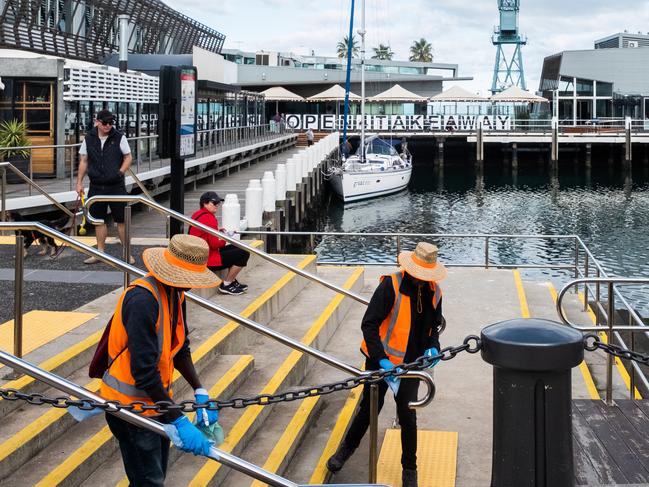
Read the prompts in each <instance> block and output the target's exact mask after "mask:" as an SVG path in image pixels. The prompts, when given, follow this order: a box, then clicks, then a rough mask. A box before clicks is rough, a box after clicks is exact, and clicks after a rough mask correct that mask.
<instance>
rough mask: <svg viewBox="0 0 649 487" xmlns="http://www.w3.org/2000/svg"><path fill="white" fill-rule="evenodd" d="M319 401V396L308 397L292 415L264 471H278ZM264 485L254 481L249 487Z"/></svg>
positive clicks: (261, 486) (262, 486) (265, 464)
mask: <svg viewBox="0 0 649 487" xmlns="http://www.w3.org/2000/svg"><path fill="white" fill-rule="evenodd" d="M319 399H320V396H316V397H309V398H307V399H305V400H304V401H302V403H301V404H300V407H299V408H298V410H297V411H296V412H295V414H294V415H293V418H292V419H291V421H290V422H289V424H288V425H287V426H286V429H285V430H284V433H283V434H282V436H281V438H280V439H279V440H278V441H277V444H276V445H275V448H273V451H272V452H270V455H269V456H268V460H266V463H264V466H263V469H264V470H266V471H268V472H272V473H276V472H277V471H278V470H279V468H280V467H281V465H282V461H283V460H284V458H286V455H288V452H289V450H290V448H291V445H292V444H293V442H294V441H295V439H296V437H297V436H298V435H299V433H300V432H301V431H302V429H303V428H304V426H305V424H306V421H307V419H308V418H309V417H310V416H311V414H312V412H313V410H314V409H315V406H316V404H318V400H319ZM265 485H266V484H265V483H264V482H261V481H259V480H255V481H254V482H253V483H252V484H251V485H250V487H264V486H265Z"/></svg>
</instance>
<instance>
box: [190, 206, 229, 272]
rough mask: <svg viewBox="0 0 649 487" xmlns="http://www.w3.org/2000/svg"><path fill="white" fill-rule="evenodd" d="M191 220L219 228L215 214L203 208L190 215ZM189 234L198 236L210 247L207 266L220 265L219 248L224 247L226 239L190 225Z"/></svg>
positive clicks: (215, 228)
mask: <svg viewBox="0 0 649 487" xmlns="http://www.w3.org/2000/svg"><path fill="white" fill-rule="evenodd" d="M192 220H196V221H197V222H201V223H202V224H203V225H205V226H208V227H210V228H213V229H214V230H218V229H219V221H218V220H217V219H216V216H215V215H212V214H211V213H210V212H209V211H207V210H206V209H205V208H201V209H200V210H198V211H197V212H196V213H194V214H193V215H192ZM189 234H190V235H194V236H195V237H200V238H202V239H203V240H205V241H206V242H207V245H209V247H210V254H209V257H208V258H207V266H208V267H212V266H215V267H218V266H220V265H221V253H220V252H219V249H220V248H222V247H225V245H226V243H227V242H226V241H225V240H223V239H220V238H219V237H216V236H214V235H211V234H209V233H207V232H204V231H203V230H201V229H200V228H196V227H190V229H189Z"/></svg>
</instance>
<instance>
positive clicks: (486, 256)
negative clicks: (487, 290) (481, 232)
mask: <svg viewBox="0 0 649 487" xmlns="http://www.w3.org/2000/svg"><path fill="white" fill-rule="evenodd" d="M484 268H485V269H489V237H485V240H484Z"/></svg>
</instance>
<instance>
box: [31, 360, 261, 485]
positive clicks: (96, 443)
mask: <svg viewBox="0 0 649 487" xmlns="http://www.w3.org/2000/svg"><path fill="white" fill-rule="evenodd" d="M252 361H253V357H252V356H251V355H244V356H243V357H241V358H240V359H239V360H238V361H237V362H236V363H235V364H234V365H233V366H232V368H230V369H229V370H228V371H227V372H226V373H225V374H224V375H223V376H222V377H221V379H219V381H218V382H217V383H216V384H215V385H214V387H212V388H211V389H210V391H209V393H210V396H212V395H214V396H218V394H220V393H222V391H223V390H225V388H226V387H227V386H228V385H229V384H230V383H231V382H232V381H234V379H235V378H236V377H237V376H238V375H239V374H240V373H241V372H243V370H245V368H246V367H247V366H248V365H249V364H250V363H251V362H252ZM111 437H112V433H111V432H110V429H109V428H108V426H104V427H103V428H102V429H101V430H100V431H99V432H98V433H96V434H95V435H93V436H92V438H90V439H89V440H88V441H86V442H84V444H83V445H81V446H80V447H79V448H77V449H76V450H75V451H74V452H73V453H72V454H71V455H70V456H68V457H67V458H66V459H65V460H64V461H63V462H62V463H60V464H59V465H58V466H57V467H56V468H55V469H53V470H51V471H50V472H49V473H48V474H47V475H46V476H45V477H43V478H42V479H41V480H40V481H39V482H38V483H37V484H36V485H37V486H39V487H49V486H52V485H59V484H60V483H62V482H64V481H65V479H67V478H68V476H69V475H70V474H71V473H72V472H74V471H75V470H76V469H77V468H78V467H79V465H81V464H82V463H83V462H85V461H86V460H87V459H88V458H90V457H91V456H92V455H93V454H94V453H95V452H97V451H98V450H99V448H101V446H102V445H104V444H105V443H106V442H107V441H108V440H110V438H111ZM120 483H121V482H120ZM127 485H128V483H127Z"/></svg>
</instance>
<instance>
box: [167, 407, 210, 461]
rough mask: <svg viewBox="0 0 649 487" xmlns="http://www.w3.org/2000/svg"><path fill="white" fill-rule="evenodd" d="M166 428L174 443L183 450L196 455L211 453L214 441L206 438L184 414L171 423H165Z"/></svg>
mask: <svg viewBox="0 0 649 487" xmlns="http://www.w3.org/2000/svg"><path fill="white" fill-rule="evenodd" d="M164 429H165V432H166V433H167V435H168V436H169V439H170V440H171V441H172V442H173V444H174V445H175V446H176V447H177V448H180V449H181V450H182V451H186V452H189V453H193V454H194V455H203V456H207V455H208V454H209V452H210V447H211V446H212V442H211V441H209V440H208V439H207V438H205V436H203V433H201V432H200V431H199V430H198V428H196V426H194V425H193V424H192V423H191V421H189V418H188V417H187V416H185V415H184V414H183V415H182V416H181V417H180V418H178V419H176V420H175V421H173V422H172V423H171V424H165V425H164Z"/></svg>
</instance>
